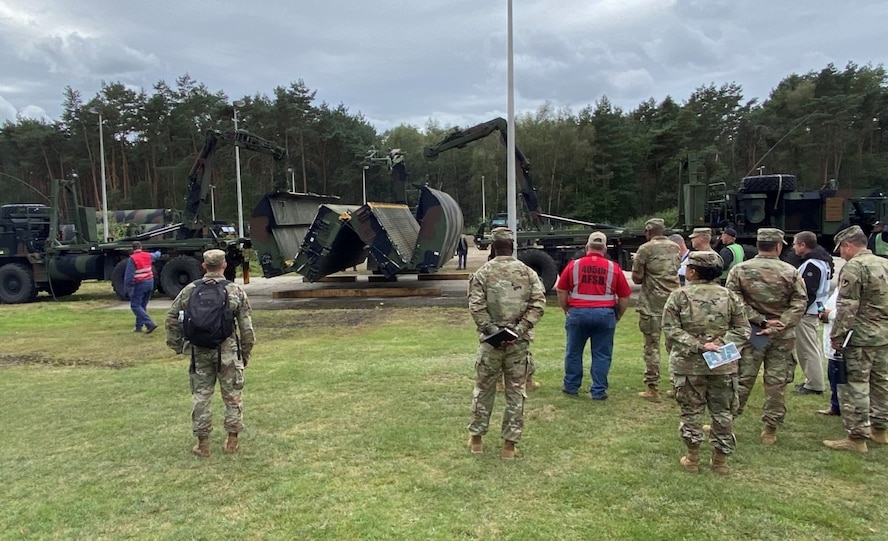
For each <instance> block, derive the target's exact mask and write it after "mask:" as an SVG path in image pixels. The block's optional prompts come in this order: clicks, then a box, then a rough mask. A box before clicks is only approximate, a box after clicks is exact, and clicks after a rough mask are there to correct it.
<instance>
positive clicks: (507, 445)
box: [503, 440, 515, 460]
mask: <svg viewBox="0 0 888 541" xmlns="http://www.w3.org/2000/svg"><path fill="white" fill-rule="evenodd" d="M503 460H515V442H514V441H509V440H505V441H503Z"/></svg>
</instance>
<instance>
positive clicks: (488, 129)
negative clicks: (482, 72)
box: [423, 117, 542, 227]
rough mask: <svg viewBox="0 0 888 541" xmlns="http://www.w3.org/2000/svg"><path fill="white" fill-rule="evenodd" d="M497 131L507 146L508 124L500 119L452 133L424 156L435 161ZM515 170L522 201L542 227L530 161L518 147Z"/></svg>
mask: <svg viewBox="0 0 888 541" xmlns="http://www.w3.org/2000/svg"><path fill="white" fill-rule="evenodd" d="M495 131H498V132H499V133H500V140H501V141H502V143H503V144H504V145H505V144H507V142H508V141H507V140H506V133H507V131H508V123H507V122H506V119H504V118H499V117H498V118H494V119H493V120H488V121H487V122H482V123H481V124H478V125H477V126H472V127H471V128H466V129H465V130H455V131H453V132H451V133H450V134H448V135H447V137H445V138H444V139H442V140H441V142H439V143H438V144H435V145H432V146H427V147H425V149H423V155H424V156H425V158H426V159H427V160H430V161H431V160H435V159H437V157H438V155H439V154H441V153H442V152H445V151H448V150H451V149H454V148H463V147H465V146H466V145H468V144H469V143H472V142H474V141H477V140H479V139H483V138H485V137H487V136H488V135H490V134H491V133H493V132H495ZM515 169H516V171H515V173H516V174H517V178H518V187H519V192H520V193H521V197H522V199H524V205H525V206H526V207H527V212H528V213H530V218H531V220H532V221H533V223H534V225H536V226H537V227H539V226H540V225H541V217H542V209H541V208H540V201H539V198H538V197H537V193H536V187H534V185H533V177H532V176H531V174H530V161H528V159H527V157H526V156H525V155H524V153H523V152H521V149H519V148H518V146H517V145H516V146H515Z"/></svg>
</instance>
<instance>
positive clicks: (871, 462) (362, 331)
mask: <svg viewBox="0 0 888 541" xmlns="http://www.w3.org/2000/svg"><path fill="white" fill-rule="evenodd" d="M84 289H85V291H84V293H83V294H78V295H77V297H76V298H77V300H76V301H73V300H72V301H70V302H53V301H43V302H39V303H35V304H30V305H17V306H8V305H3V306H0V341H2V343H3V345H4V347H3V350H2V352H0V367H2V370H0V396H2V415H0V434H2V435H3V440H2V445H0V476H2V480H0V481H2V482H0V485H2V491H0V503H2V510H3V511H2V513H0V538H2V539H109V540H110V539H115V540H116V539H170V540H180V539H421V540H424V539H491V538H502V539H640V540H649V539H664V540H667V539H668V540H673V539H713V540H716V539H718V540H721V539H750V540H757V539H818V540H827V539H886V538H888V527H886V525H885V520H884V514H883V513H884V506H885V498H884V494H883V493H882V492H881V489H882V488H883V487H885V486H886V481H888V470H886V465H888V448H886V447H881V446H878V445H877V444H871V445H870V453H869V454H868V455H865V456H858V455H854V454H851V453H842V452H836V451H830V450H828V449H826V448H825V447H823V446H822V444H821V440H823V439H833V438H839V437H842V435H843V430H842V428H841V422H840V421H839V420H838V419H836V418H824V417H821V416H818V415H815V414H814V411H815V410H816V409H819V408H821V407H824V406H825V404H826V402H827V400H828V398H827V397H826V396H822V397H811V396H797V395H794V394H792V393H789V394H790V395H791V396H790V397H789V398H788V408H789V414H788V417H787V424H786V425H785V427H784V428H783V429H782V430H780V431H779V433H778V443H777V445H776V446H774V447H772V448H766V447H763V446H762V445H760V444H759V443H758V434H759V431H760V423H759V420H758V409H759V408H760V405H761V401H762V396H761V389H760V388H757V389H756V391H755V392H754V394H753V396H752V398H751V400H750V407H749V408H748V413H747V414H746V415H744V416H743V418H742V419H740V420H739V421H738V423H737V426H736V433H737V438H738V449H737V453H736V454H735V455H734V456H733V457H731V459H730V465H731V467H732V473H731V475H730V476H728V477H719V476H715V475H712V474H710V473H709V472H708V470H707V471H705V472H701V473H700V474H696V475H695V474H688V473H686V472H684V470H682V469H681V467H680V466H679V465H678V459H679V457H680V456H681V455H682V452H683V445H682V443H681V440H680V439H679V437H678V408H677V406H676V405H675V404H674V403H673V402H670V401H664V402H663V403H662V404H649V403H647V402H644V401H642V400H640V399H639V398H637V397H636V392H637V391H639V390H641V375H642V372H643V364H642V361H641V357H640V352H641V340H640V334H639V333H638V330H637V326H636V319H635V316H634V314H633V313H631V312H630V314H629V315H628V317H627V318H626V319H625V320H624V321H623V322H622V323H621V324H620V326H619V330H618V335H617V338H616V347H615V355H614V362H613V368H612V372H611V389H610V391H609V394H610V399H609V400H608V401H606V402H603V403H601V402H592V401H591V400H589V399H588V397H584V396H581V397H580V398H571V397H568V396H565V395H563V394H562V393H561V392H560V383H561V377H562V355H563V341H564V336H563V334H564V333H563V322H564V318H563V316H562V314H561V312H560V310H558V309H557V307H556V306H555V305H554V303H550V309H549V311H548V313H547V315H546V316H545V317H544V318H543V321H542V323H541V325H540V326H539V327H538V331H537V340H536V342H535V344H534V347H533V351H534V354H535V357H536V360H537V379H538V380H539V381H540V382H541V383H542V385H543V386H542V388H541V389H539V390H537V391H534V392H533V393H531V397H530V400H529V401H528V403H527V408H526V418H527V420H526V429H525V436H524V439H523V440H522V442H521V444H520V446H519V459H518V460H516V461H513V462H504V461H502V460H500V458H499V448H498V447H499V441H498V437H497V433H498V426H499V413H497V414H495V416H494V418H493V422H492V425H493V426H495V427H497V430H496V431H494V432H492V433H491V434H490V435H489V437H488V438H487V439H486V442H485V443H486V449H485V454H483V455H481V456H473V455H471V454H470V453H468V451H467V449H466V440H467V432H466V430H465V427H466V424H467V423H468V421H469V406H470V400H471V389H472V381H473V362H474V351H475V347H476V342H475V337H474V332H473V326H472V324H471V319H470V317H469V315H468V313H467V310H465V309H458V308H453V309H449V308H448V309H442V308H427V309H417V308H370V309H354V310H332V309H331V310H315V311H305V310H279V311H257V312H255V313H254V322H255V326H256V329H257V331H256V332H257V337H258V340H259V344H258V345H257V346H256V348H255V350H254V355H253V360H252V362H251V363H250V366H249V368H248V369H247V385H246V389H245V394H244V397H245V422H246V425H247V428H246V431H245V432H244V434H243V435H242V438H241V452H240V453H239V454H237V455H223V454H222V453H221V445H222V441H223V438H224V434H223V433H222V431H221V430H219V429H218V428H217V430H216V431H215V432H214V433H213V435H212V438H211V441H212V451H213V456H212V457H210V458H209V459H201V458H198V457H195V456H193V455H191V453H190V449H191V446H192V445H193V442H194V440H193V438H192V436H191V431H190V419H189V413H190V408H191V399H190V395H189V393H188V380H187V365H188V362H187V359H186V358H185V357H182V356H176V355H174V354H173V353H172V351H170V350H168V349H166V347H165V345H164V338H163V333H162V332H157V333H155V334H152V335H140V334H134V333H132V332H131V329H132V315H131V314H130V313H129V312H128V311H121V310H107V309H106V308H107V306H108V305H110V304H111V302H112V299H111V297H110V295H108V294H106V293H104V290H105V288H100V287H99V286H95V290H94V291H93V290H91V289H90V287H85V288H84ZM152 315H154V316H155V318H156V319H158V320H159V319H160V318H162V317H163V312H162V311H161V310H155V311H152ZM587 357H588V355H587ZM586 362H587V367H588V358H587V361H586ZM587 377H588V376H587ZM588 384H589V381H588V379H587V380H586V381H584V386H585V388H586V389H587V390H588ZM502 403H503V401H502V395H500V396H499V397H498V398H497V409H498V412H499V411H501V406H502ZM214 407H215V413H216V415H215V420H216V421H217V422H219V420H220V419H221V401H220V400H219V398H218V393H217V394H216V397H215V399H214ZM709 452H710V449H709V446H708V445H706V446H705V447H704V450H703V452H702V454H703V456H704V457H705V458H707V459H708V456H709Z"/></svg>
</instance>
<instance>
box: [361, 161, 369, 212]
mask: <svg viewBox="0 0 888 541" xmlns="http://www.w3.org/2000/svg"><path fill="white" fill-rule="evenodd" d="M367 167H369V166H367V165H365V166H364V169H363V171H362V173H363V174H362V175H361V191H362V192H363V194H364V204H365V205H366V204H367Z"/></svg>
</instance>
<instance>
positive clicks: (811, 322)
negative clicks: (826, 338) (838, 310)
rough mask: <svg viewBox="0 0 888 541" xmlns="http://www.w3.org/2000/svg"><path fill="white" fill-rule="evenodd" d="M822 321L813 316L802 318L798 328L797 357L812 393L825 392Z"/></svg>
mask: <svg viewBox="0 0 888 541" xmlns="http://www.w3.org/2000/svg"><path fill="white" fill-rule="evenodd" d="M820 327H821V325H820V319H818V317H817V316H816V315H813V314H805V315H804V316H802V319H801V321H799V325H798V326H797V327H796V355H797V356H798V358H799V365H800V366H801V367H802V372H804V374H805V383H804V386H805V387H807V388H808V389H810V390H812V391H823V390H824V389H825V387H824V383H823V341H822V340H821V339H820Z"/></svg>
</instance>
